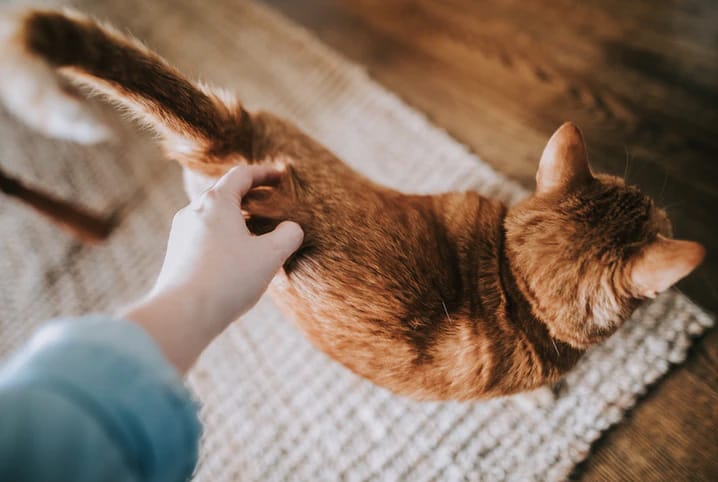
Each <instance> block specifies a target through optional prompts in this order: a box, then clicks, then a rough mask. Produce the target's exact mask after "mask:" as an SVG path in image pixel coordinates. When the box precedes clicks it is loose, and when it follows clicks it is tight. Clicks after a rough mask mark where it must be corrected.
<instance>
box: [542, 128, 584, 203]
mask: <svg viewBox="0 0 718 482" xmlns="http://www.w3.org/2000/svg"><path fill="white" fill-rule="evenodd" d="M592 177H593V176H592V174H591V168H590V167H589V165H588V153H587V152H586V145H585V144H584V142H583V136H582V135H581V131H580V130H578V127H576V125H575V124H574V123H572V122H566V123H565V124H563V125H562V126H561V127H559V128H558V130H556V132H554V134H553V135H552V136H551V139H549V141H548V143H547V144H546V147H545V148H544V150H543V154H542V155H541V161H540V162H539V168H538V172H537V173H536V193H537V194H545V193H550V192H555V191H559V190H561V191H567V190H569V189H571V188H573V187H576V186H580V185H581V184H583V183H587V182H588V181H589V180H590V179H591V178H592Z"/></svg>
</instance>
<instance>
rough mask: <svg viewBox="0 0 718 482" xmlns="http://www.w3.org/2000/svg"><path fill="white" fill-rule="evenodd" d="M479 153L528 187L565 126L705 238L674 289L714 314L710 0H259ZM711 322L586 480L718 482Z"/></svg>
mask: <svg viewBox="0 0 718 482" xmlns="http://www.w3.org/2000/svg"><path fill="white" fill-rule="evenodd" d="M265 2H266V3H268V4H270V5H272V6H274V7H276V8H277V9H279V10H280V11H282V12H284V13H285V14H286V15H288V16H289V17H290V18H292V19H293V20H295V21H297V22H298V23H300V24H303V25H304V26H306V27H307V28H309V29H310V30H312V31H313V32H315V33H316V34H317V35H318V36H319V37H320V38H321V39H322V40H323V41H324V42H325V43H327V44H329V45H331V46H332V47H334V48H335V49H336V50H338V51H339V52H341V53H342V54H344V55H346V56H347V57H349V58H350V59H353V60H354V61H356V62H358V63H360V64H363V65H364V66H366V67H367V68H368V70H369V72H370V73H371V74H372V76H373V77H374V78H375V79H377V80H378V81H379V82H381V83H382V84H384V85H386V86H387V87H388V88H389V89H391V90H393V91H394V92H396V93H398V94H399V95H400V96H401V97H403V98H404V99H405V100H406V101H407V102H408V103H410V104H412V105H414V106H415V107H417V108H418V109H419V110H421V111H423V112H425V113H426V114H427V115H428V116H429V117H430V118H431V119H432V120H433V121H434V122H435V123H437V124H438V125H440V126H442V127H444V128H445V129H446V130H447V131H449V132H450V133H451V134H452V135H453V136H454V137H456V138H457V139H459V140H460V141H462V142H464V143H466V144H467V145H469V146H470V147H471V148H472V149H474V150H475V151H476V152H477V153H478V154H479V155H480V156H481V157H482V158H483V159H484V160H486V161H487V162H489V163H491V164H492V165H493V166H494V167H495V168H496V169H499V170H501V171H503V172H505V173H508V174H509V175H511V176H513V177H515V178H516V179H519V180H521V181H523V182H524V183H525V184H526V185H527V186H531V185H532V184H533V176H534V173H535V169H536V164H537V162H538V158H539V155H540V153H541V149H542V148H543V145H544V143H545V142H546V140H547V139H548V137H549V136H550V134H551V132H552V131H553V130H554V129H555V128H556V127H557V126H558V125H559V124H560V123H561V122H563V121H564V120H573V121H575V122H577V123H578V125H579V126H581V128H582V129H583V131H584V135H585V137H586V139H587V142H588V147H589V152H590V155H591V157H592V164H593V166H594V168H595V169H596V170H598V171H605V172H611V173H614V174H619V175H626V177H627V178H628V180H629V181H630V182H632V183H634V184H637V185H639V186H640V187H641V188H642V189H643V190H644V192H647V193H649V194H651V195H653V196H654V198H655V199H656V201H657V202H659V203H660V204H661V205H663V206H666V207H667V209H668V210H669V213H670V215H671V218H672V219H673V222H674V228H675V232H676V235H677V236H679V237H683V238H688V239H693V240H697V241H700V242H702V243H703V244H704V245H705V246H706V248H707V250H708V258H707V259H706V261H705V262H704V265H703V266H702V267H701V268H700V269H699V270H698V271H697V272H696V273H694V274H693V275H692V276H691V277H690V278H689V279H687V280H685V282H683V283H681V285H680V286H681V289H682V290H683V291H684V292H685V293H686V294H688V295H689V296H690V297H691V298H692V299H694V300H695V301H697V302H698V303H699V304H700V305H702V306H703V307H704V308H707V309H708V310H710V311H712V312H714V313H715V312H717V311H718V290H717V289H716V287H717V286H718V264H717V263H716V262H715V256H716V253H718V227H717V224H716V219H718V218H717V217H716V208H717V207H718V163H716V159H718V2H715V1H714V0H687V1H682V2H675V1H669V0H658V1H648V0H636V1H632V2H624V1H618V0H600V1H599V0H587V1H582V2H574V1H569V0H553V1H549V0H536V1H531V2H519V1H515V0H514V1H512V0H487V1H483V2H472V1H470V0H448V1H442V2H437V1H434V0H394V1H389V2H387V1H384V0H365V1H361V2H356V1H351V0H305V1H303V2H296V1H293V0H265ZM717 367H718V330H716V329H713V330H712V331H710V332H709V333H708V334H707V335H706V336H704V337H703V339H702V340H701V341H699V342H697V343H696V345H695V347H694V348H693V349H692V351H691V354H690V356H689V359H688V360H687V362H686V363H684V364H683V365H681V366H680V367H678V368H676V369H674V370H673V371H672V372H671V374H670V375H669V376H668V377H667V378H666V379H665V380H663V381H662V382H661V383H659V384H658V386H656V387H654V388H653V389H652V390H651V391H650V393H649V394H647V396H646V397H645V399H644V400H643V401H642V402H641V403H639V405H638V406H637V407H636V408H635V409H634V410H633V411H632V412H631V413H629V415H628V417H627V419H626V420H625V421H624V422H623V423H622V424H620V425H619V426H617V427H615V428H614V429H612V430H611V431H609V433H607V434H606V435H605V436H604V437H603V439H602V440H601V441H600V442H599V443H597V444H596V446H595V447H594V454H593V455H592V456H591V457H590V458H589V459H588V461H587V462H585V463H584V464H582V465H581V466H580V467H579V468H578V469H577V471H576V474H575V475H576V478H581V479H583V480H610V481H614V480H641V481H646V480H718V426H717V424H718V368H717Z"/></svg>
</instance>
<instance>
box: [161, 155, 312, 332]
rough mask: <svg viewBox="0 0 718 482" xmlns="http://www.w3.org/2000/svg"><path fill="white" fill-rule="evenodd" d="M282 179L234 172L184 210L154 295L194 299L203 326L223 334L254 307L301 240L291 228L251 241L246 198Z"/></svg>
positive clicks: (272, 173)
mask: <svg viewBox="0 0 718 482" xmlns="http://www.w3.org/2000/svg"><path fill="white" fill-rule="evenodd" d="M280 175H281V173H279V172H278V171H276V170H275V169H272V168H270V167H267V166H241V167H236V168H234V169H232V170H231V171H229V172H228V173H227V174H226V175H225V176H224V177H222V178H221V179H220V180H218V181H217V183H216V184H215V185H214V186H213V187H211V188H210V189H208V190H207V191H205V192H204V193H203V194H202V195H201V196H199V197H198V198H197V199H195V200H194V201H193V202H192V203H190V204H189V205H188V206H186V207H185V208H183V209H181V210H180V211H179V212H178V213H177V214H176V215H175V217H174V219H173V221H172V229H171V231H170V236H169V241H168V243H167V254H166V255H165V260H164V263H163V265H162V270H161V271H160V274H159V277H158V279H157V282H156V284H155V286H154V288H153V290H152V294H161V293H164V292H167V293H174V292H178V293H181V295H182V296H187V297H190V298H192V299H193V300H196V302H197V303H199V304H200V305H202V310H201V312H202V313H203V314H204V316H206V317H207V318H206V319H205V320H202V321H203V322H205V323H209V322H212V323H217V324H219V325H221V326H222V328H224V325H226V324H228V323H230V322H231V321H233V320H235V319H236V318H237V317H239V316H240V315H242V314H243V313H245V312H246V311H247V310H249V309H250V308H251V307H252V306H254V304H255V303H256V302H257V301H258V300H259V298H260V296H261V295H262V293H264V291H265V290H266V289H267V285H268V284H269V282H270V281H271V280H272V278H273V277H274V275H275V274H276V273H277V271H278V270H279V269H280V268H281V266H282V264H283V263H284V262H285V261H286V259H287V258H288V257H289V256H290V255H291V254H292V253H293V252H294V251H296V250H297V248H299V245H300V244H301V242H302V238H303V233H302V230H301V228H300V227H299V225H298V224H296V223H293V222H283V223H281V224H280V225H279V226H277V228H276V229H275V230H274V231H272V232H270V233H267V234H265V235H262V236H253V235H252V234H250V232H249V230H248V229H247V225H246V224H245V221H244V217H243V216H242V213H241V210H240V209H241V200H242V197H243V196H244V195H246V194H247V192H249V190H250V189H251V188H253V187H256V186H258V185H262V184H267V183H268V182H271V181H273V180H276V178H278V177H279V176H280Z"/></svg>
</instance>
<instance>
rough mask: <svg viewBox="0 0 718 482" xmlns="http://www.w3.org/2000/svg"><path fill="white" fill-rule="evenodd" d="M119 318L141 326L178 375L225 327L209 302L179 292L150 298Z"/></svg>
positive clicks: (199, 297) (193, 295) (175, 291)
mask: <svg viewBox="0 0 718 482" xmlns="http://www.w3.org/2000/svg"><path fill="white" fill-rule="evenodd" d="M120 316H121V317H122V318H124V319H126V320H130V321H132V322H134V323H136V324H137V325H139V326H141V327H142V328H143V329H144V330H145V331H146V332H147V333H148V334H149V335H150V336H151V337H152V338H153V339H154V341H155V343H157V345H158V346H159V347H160V350H162V353H163V354H164V356H165V357H166V358H167V360H168V361H169V362H170V363H171V364H172V365H173V366H174V367H175V368H176V369H177V371H178V372H180V373H182V374H184V373H186V372H187V371H188V370H189V369H190V368H191V367H192V365H193V364H194V362H195V360H196V359H197V357H199V355H200V353H202V350H204V348H205V347H206V346H207V345H209V343H210V342H211V341H212V340H213V339H214V338H215V337H216V336H217V335H219V334H220V333H221V332H222V330H223V329H224V327H225V324H224V323H219V322H217V316H216V315H215V314H214V313H213V307H212V305H211V301H210V300H208V299H202V297H201V296H198V295H196V294H194V293H186V292H185V290H179V289H178V290H174V291H172V290H168V291H163V292H162V293H157V294H150V295H149V296H147V297H146V298H144V299H142V300H140V301H139V302H137V303H135V304H134V305H132V306H130V307H129V308H127V309H125V310H123V311H122V312H121V313H120Z"/></svg>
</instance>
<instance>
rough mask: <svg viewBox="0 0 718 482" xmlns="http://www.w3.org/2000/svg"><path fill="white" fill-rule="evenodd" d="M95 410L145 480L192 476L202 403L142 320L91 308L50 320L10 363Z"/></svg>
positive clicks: (15, 377)
mask: <svg viewBox="0 0 718 482" xmlns="http://www.w3.org/2000/svg"><path fill="white" fill-rule="evenodd" d="M2 378H3V381H4V383H6V384H10V385H12V386H13V387H22V386H28V387H42V388H43V389H44V388H47V389H50V390H52V391H53V392H54V393H58V394H61V395H62V396H63V397H65V398H67V399H69V400H71V401H72V402H73V403H76V404H77V405H79V406H82V407H83V408H84V409H85V411H86V412H87V413H89V414H91V415H92V416H93V418H94V419H95V420H96V421H97V423H98V424H100V425H101V426H102V428H103V429H104V430H105V431H106V433H107V434H108V436H109V438H110V439H111V440H113V441H114V442H115V444H116V446H117V447H118V448H119V449H120V451H121V452H122V453H123V456H124V458H125V460H126V463H127V464H128V468H129V469H130V470H131V471H132V472H134V473H136V474H138V475H139V478H140V480H152V481H160V480H162V481H164V480H185V479H187V478H188V476H189V475H191V473H192V471H193V469H194V466H195V464H196V462H197V449H198V443H199V437H200V432H201V425H200V422H199V419H198V416H197V403H196V402H195V401H194V400H193V399H192V397H191V395H190V392H189V391H188V389H187V388H186V387H185V385H184V383H183V381H182V379H181V377H180V376H179V374H178V373H177V372H176V370H175V369H174V368H173V367H172V366H171V365H170V364H169V363H168V362H167V361H166V359H165V358H164V356H163V355H162V353H161V352H160V349H159V347H158V346H157V345H156V344H155V342H154V340H153V339H152V338H151V337H150V336H149V335H148V334H147V333H146V332H145V331H144V330H143V329H142V328H141V327H139V326H138V325H136V324H134V323H132V322H129V321H125V320H117V319H112V318H110V317H108V316H102V315H89V316H84V317H80V318H65V319H58V320H53V321H51V322H49V323H48V324H47V325H46V326H45V327H43V328H42V329H41V330H40V331H39V332H38V333H37V334H36V335H35V336H34V337H33V338H32V340H31V341H30V342H29V344H28V345H26V346H25V347H24V349H23V350H22V351H21V352H20V353H18V354H17V355H16V356H15V357H13V359H12V360H11V362H10V364H9V365H8V366H6V367H5V368H4V369H3V376H2Z"/></svg>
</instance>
